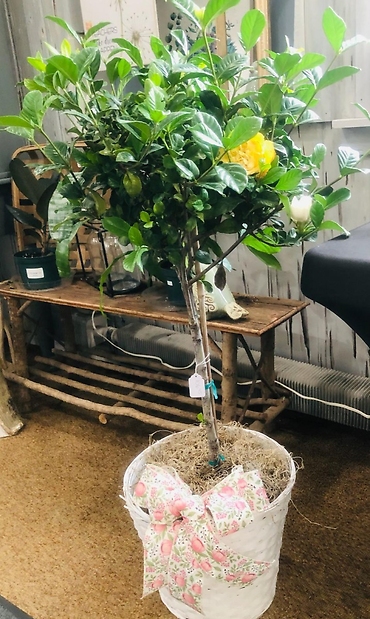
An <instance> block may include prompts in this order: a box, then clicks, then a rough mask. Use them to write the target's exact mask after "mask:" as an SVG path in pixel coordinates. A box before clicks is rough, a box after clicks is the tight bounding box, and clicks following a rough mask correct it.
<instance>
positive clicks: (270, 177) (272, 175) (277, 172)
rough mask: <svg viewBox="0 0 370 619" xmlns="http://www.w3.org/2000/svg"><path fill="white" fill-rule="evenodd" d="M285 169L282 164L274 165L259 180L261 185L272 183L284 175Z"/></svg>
mask: <svg viewBox="0 0 370 619" xmlns="http://www.w3.org/2000/svg"><path fill="white" fill-rule="evenodd" d="M286 171H287V170H286V168H283V167H282V166H275V167H274V168H271V169H270V170H269V171H268V172H267V174H265V176H264V177H263V178H262V179H261V180H260V183H261V184H262V185H273V184H274V183H276V181H278V180H279V179H280V178H281V177H282V176H284V174H286Z"/></svg>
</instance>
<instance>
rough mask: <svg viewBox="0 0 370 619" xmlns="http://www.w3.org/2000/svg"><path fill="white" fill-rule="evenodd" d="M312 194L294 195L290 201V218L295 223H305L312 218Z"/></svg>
mask: <svg viewBox="0 0 370 619" xmlns="http://www.w3.org/2000/svg"><path fill="white" fill-rule="evenodd" d="M311 206H312V198H311V196H307V195H306V196H305V195H304V196H299V197H298V196H294V198H293V199H292V201H291V203H290V218H291V219H292V220H293V221H294V222H295V223H297V224H298V223H300V224H305V223H307V222H308V221H309V220H310V211H311Z"/></svg>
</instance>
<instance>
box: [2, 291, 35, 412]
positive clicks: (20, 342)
mask: <svg viewBox="0 0 370 619" xmlns="http://www.w3.org/2000/svg"><path fill="white" fill-rule="evenodd" d="M6 301H7V304H8V311H9V322H10V334H11V340H12V348H13V359H12V365H13V368H14V373H15V374H17V375H18V376H22V377H23V378H28V361H27V348H26V338H25V334H24V328H23V318H22V315H20V314H19V312H18V307H19V302H18V299H16V298H14V297H7V299H6ZM18 399H19V403H18V408H19V410H20V411H21V413H24V412H28V411H29V410H30V409H31V398H30V393H29V391H28V389H26V387H24V386H22V385H19V387H18Z"/></svg>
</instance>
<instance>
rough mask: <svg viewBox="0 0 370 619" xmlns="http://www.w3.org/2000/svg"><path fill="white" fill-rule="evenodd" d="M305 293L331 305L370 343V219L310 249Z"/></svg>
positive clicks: (304, 273) (304, 277)
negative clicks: (349, 232)
mask: <svg viewBox="0 0 370 619" xmlns="http://www.w3.org/2000/svg"><path fill="white" fill-rule="evenodd" d="M301 289H302V292H303V294H304V295H305V296H306V297H308V298H309V299H312V300H313V301H316V302H317V303H320V304H321V305H323V306H324V307H327V308H328V309H330V310H331V311H332V312H334V313H335V314H337V316H339V317H340V318H341V319H342V320H344V322H346V323H347V324H348V325H349V326H350V327H351V328H352V329H353V330H354V331H355V332H356V333H357V334H358V335H359V337H361V338H362V339H363V340H364V342H365V343H366V344H367V345H368V346H370V223H368V224H365V225H363V226H360V227H359V228H355V229H354V230H352V231H351V235H350V236H349V237H345V236H344V235H341V236H339V237H336V238H334V239H331V240H330V241H326V242H325V243H322V244H321V245H318V246H316V247H313V248H312V249H310V250H309V251H308V252H307V253H306V254H305V257H304V260H303V269H302V279H301Z"/></svg>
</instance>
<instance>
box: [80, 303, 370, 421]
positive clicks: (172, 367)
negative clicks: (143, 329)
mask: <svg viewBox="0 0 370 619" xmlns="http://www.w3.org/2000/svg"><path fill="white" fill-rule="evenodd" d="M95 312H96V310H94V311H93V312H92V315H91V323H92V328H93V330H94V331H96V333H98V335H99V336H100V337H102V338H103V339H104V340H105V341H106V342H108V344H111V346H114V348H117V350H119V351H121V352H123V353H124V354H125V355H131V356H132V357H140V358H142V359H154V360H155V361H159V362H160V363H162V365H164V366H166V367H167V368H170V369H171V370H188V369H189V368H191V367H192V366H193V365H194V364H196V360H195V359H194V360H193V361H192V362H191V363H190V364H189V365H186V366H185V367H177V366H175V365H170V364H169V363H166V362H165V361H163V359H161V358H160V357H156V356H155V355H142V354H139V353H134V352H130V351H128V350H124V349H123V348H121V347H120V346H118V345H117V344H115V343H114V342H112V340H110V339H109V338H108V337H106V336H105V335H104V334H103V333H101V330H100V329H97V327H96V325H95V320H94V317H95ZM211 368H212V371H213V372H215V373H216V374H218V375H219V376H221V377H222V372H220V370H218V369H217V368H215V367H213V366H212V365H211ZM252 382H253V381H251V380H249V381H245V382H242V383H237V384H238V385H251V384H252ZM260 382H261V381H256V384H258V383H260ZM275 383H276V384H277V385H280V386H281V387H284V389H287V390H288V391H290V392H291V393H294V395H296V396H298V397H299V398H302V400H312V401H313V402H319V403H320V404H325V405H326V406H335V407H336V408H343V409H344V410H348V411H350V412H351V413H356V414H357V415H361V417H365V419H370V415H368V414H366V413H364V412H363V411H360V410H359V409H358V408H353V406H349V405H347V404H341V403H340V402H327V401H326V400H320V398H313V397H311V396H308V395H303V394H302V393H299V392H298V391H295V390H294V389H292V388H291V387H288V386H287V385H284V383H282V382H280V381H278V380H275Z"/></svg>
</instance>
